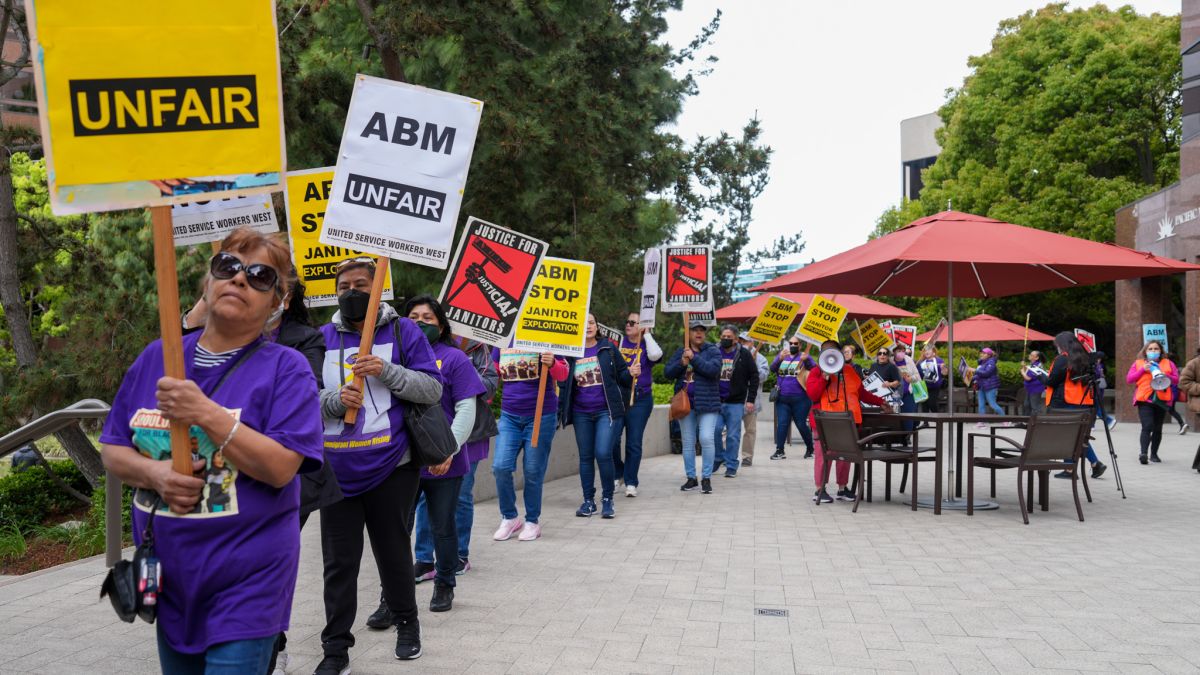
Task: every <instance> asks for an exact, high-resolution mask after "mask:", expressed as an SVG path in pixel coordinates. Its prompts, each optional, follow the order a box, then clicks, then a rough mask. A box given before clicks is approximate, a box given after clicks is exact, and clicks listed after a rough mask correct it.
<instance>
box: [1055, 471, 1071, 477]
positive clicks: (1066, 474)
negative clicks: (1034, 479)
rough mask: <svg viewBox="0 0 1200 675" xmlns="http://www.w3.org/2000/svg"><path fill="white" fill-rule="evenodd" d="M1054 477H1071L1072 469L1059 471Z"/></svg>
mask: <svg viewBox="0 0 1200 675" xmlns="http://www.w3.org/2000/svg"><path fill="white" fill-rule="evenodd" d="M1054 477H1055V478H1070V477H1071V472H1070V471H1059V472H1058V473H1056V474H1054Z"/></svg>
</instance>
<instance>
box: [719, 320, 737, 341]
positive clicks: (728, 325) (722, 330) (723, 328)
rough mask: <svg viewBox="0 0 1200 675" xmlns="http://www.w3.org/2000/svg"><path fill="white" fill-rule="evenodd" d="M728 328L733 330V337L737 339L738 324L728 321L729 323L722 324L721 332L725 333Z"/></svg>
mask: <svg viewBox="0 0 1200 675" xmlns="http://www.w3.org/2000/svg"><path fill="white" fill-rule="evenodd" d="M727 330H728V331H733V337H734V339H737V334H738V329H737V326H735V325H733V324H731V323H727V324H725V325H724V326H721V332H722V333H724V332H725V331H727Z"/></svg>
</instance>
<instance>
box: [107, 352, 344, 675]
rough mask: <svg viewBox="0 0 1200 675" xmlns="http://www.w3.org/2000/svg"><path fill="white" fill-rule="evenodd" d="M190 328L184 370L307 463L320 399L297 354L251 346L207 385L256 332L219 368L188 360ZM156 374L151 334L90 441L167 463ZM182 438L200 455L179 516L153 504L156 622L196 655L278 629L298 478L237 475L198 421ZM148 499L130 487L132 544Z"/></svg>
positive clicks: (287, 598)
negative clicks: (192, 505)
mask: <svg viewBox="0 0 1200 675" xmlns="http://www.w3.org/2000/svg"><path fill="white" fill-rule="evenodd" d="M201 335H202V333H201V332H196V333H193V334H191V335H187V336H184V338H183V354H184V371H185V373H186V375H187V378H188V379H190V380H192V381H194V382H195V383H196V384H197V386H199V387H200V389H201V390H202V391H204V392H206V393H207V394H210V395H211V398H212V399H213V400H214V401H216V402H217V403H219V404H221V405H222V406H223V407H225V408H226V409H227V410H229V411H230V414H232V415H234V416H236V417H237V418H238V419H240V420H241V423H242V425H243V426H244V427H247V428H250V429H254V430H255V431H257V432H259V433H261V434H263V435H265V436H267V437H268V438H271V439H272V440H275V441H277V442H278V443H280V444H281V445H283V447H285V448H287V449H289V450H291V451H293V452H296V453H297V454H299V455H301V456H303V457H304V462H303V464H302V465H301V468H300V470H301V471H312V470H314V469H316V468H317V467H319V466H320V464H321V421H320V417H321V411H320V407H321V406H320V402H319V400H318V398H317V381H316V378H314V377H313V373H312V369H311V368H310V367H309V365H308V362H307V361H305V359H304V357H303V356H301V355H300V353H299V352H297V351H295V350H293V349H289V348H287V347H282V346H280V345H277V344H274V343H266V344H263V345H262V347H261V348H259V349H258V351H256V352H255V353H254V354H253V355H252V356H250V357H249V358H248V359H247V360H246V361H245V362H243V363H241V364H240V365H239V366H238V367H237V370H235V371H233V372H232V373H231V374H230V376H229V378H228V379H227V380H226V381H225V383H224V384H223V385H222V386H221V387H220V388H219V389H217V387H216V385H217V382H218V381H219V380H220V379H221V377H222V376H223V375H224V374H225V372H226V371H228V370H229V369H230V368H232V367H233V365H234V363H235V362H236V361H237V360H238V358H239V357H240V356H241V355H242V354H243V353H244V350H245V349H249V348H252V347H253V346H254V345H256V344H257V343H258V342H260V340H256V341H255V342H254V343H251V345H250V346H248V347H245V348H243V350H242V351H239V352H238V353H237V354H235V355H234V356H233V357H232V358H230V359H229V360H228V361H226V362H225V363H224V364H222V365H219V366H215V367H211V368H196V367H195V363H194V361H195V354H196V343H197V342H199V341H200V336H201ZM162 376H163V359H162V343H161V342H160V341H157V340H156V341H154V342H152V343H150V345H149V346H148V347H146V349H145V350H143V351H142V353H141V355H140V356H138V358H137V360H136V361H134V362H133V365H132V366H130V368H129V371H128V372H127V373H125V379H124V380H123V381H122V382H121V388H120V389H119V390H118V391H117V395H116V398H114V399H113V404H112V411H111V412H110V413H109V414H108V419H107V420H106V421H105V423H104V431H103V432H102V433H101V434H100V442H101V443H106V444H109V445H119V446H124V447H130V448H136V449H137V450H138V452H140V453H141V454H143V455H145V456H147V457H150V458H153V459H158V460H163V461H169V460H170V458H171V445H170V431H169V429H168V425H167V422H166V421H165V420H164V419H163V418H162V415H161V414H160V413H159V411H158V410H157V409H156V400H155V391H156V389H157V382H158V379H159V378H160V377H162ZM214 389H216V391H215V393H213V392H214ZM189 436H190V437H191V439H192V441H193V443H194V445H193V453H194V454H193V456H194V457H196V458H197V459H200V458H203V459H204V460H205V463H206V466H207V468H206V470H205V473H204V476H203V478H204V479H205V486H204V489H203V492H202V493H201V499H200V503H199V504H198V505H197V507H196V510H195V511H193V512H192V513H188V514H185V515H177V514H175V513H174V512H171V511H167V510H165V507H164V508H163V509H160V510H159V512H158V515H157V516H156V517H155V519H154V537H155V541H156V543H157V546H156V552H157V553H158V557H159V560H160V561H161V562H162V580H163V581H162V589H163V590H162V593H161V594H160V596H159V603H158V624H159V627H160V629H161V630H162V632H163V635H164V637H165V638H166V640H167V643H168V644H170V645H171V647H172V648H174V649H175V650H176V651H180V652H183V653H187V654H196V653H200V652H203V651H205V650H206V649H208V648H209V647H211V646H212V645H215V644H219V643H222V642H230V641H232V640H247V639H255V638H262V637H267V636H269V635H274V634H276V633H279V632H281V631H284V630H286V629H287V627H288V619H289V617H290V615H291V611H292V593H293V592H294V590H295V587H296V569H297V565H298V563H299V559H300V520H299V509H300V482H299V480H292V481H291V482H289V483H288V484H287V485H285V486H284V487H282V488H274V487H271V486H270V485H267V484H266V483H262V482H259V481H257V480H255V479H253V478H251V477H249V476H247V475H245V474H242V473H241V472H239V471H238V470H237V467H235V466H234V465H233V464H232V463H231V462H229V461H227V460H225V458H224V457H222V456H221V455H219V454H218V453H217V452H216V450H217V444H219V443H220V442H221V441H222V440H224V439H216V440H214V439H210V438H209V437H208V436H207V435H206V434H205V433H204V431H203V430H201V429H200V427H198V426H193V427H192V428H191V429H190V431H189ZM156 498H157V495H155V493H154V492H153V491H152V490H147V489H138V490H136V491H135V493H134V501H133V532H134V539H135V540H136V541H137V542H138V543H139V544H140V543H141V539H142V536H141V533H142V531H143V530H144V529H145V526H146V518H147V517H148V514H149V512H150V509H152V508H153V506H154V503H155V502H156Z"/></svg>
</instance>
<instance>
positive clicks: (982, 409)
mask: <svg viewBox="0 0 1200 675" xmlns="http://www.w3.org/2000/svg"><path fill="white" fill-rule="evenodd" d="M999 393H1000V369H999V365H998V362H997V360H996V352H994V351H992V348H991V347H984V348H983V349H981V350H980V351H979V365H978V366H976V367H975V399H976V402H977V403H978V404H979V414H980V415H986V414H987V413H988V409H989V408H990V409H992V410H993V411H995V413H996V414H997V415H1003V414H1004V410H1003V409H1001V408H1000V405H999V404H998V403H996V395H997V394H999ZM979 424H980V425H982V424H983V423H982V422H981V423H979Z"/></svg>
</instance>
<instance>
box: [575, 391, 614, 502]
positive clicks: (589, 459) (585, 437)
mask: <svg viewBox="0 0 1200 675" xmlns="http://www.w3.org/2000/svg"><path fill="white" fill-rule="evenodd" d="M571 423H572V424H574V425H575V444H576V445H578V446H579V484H580V486H581V487H582V488H583V498H584V499H593V500H594V499H595V498H596V465H597V464H599V465H600V496H601V497H603V498H604V499H612V496H613V480H614V476H613V461H612V459H613V458H612V446H613V441H612V439H613V430H614V429H615V428H616V424H615V423H614V422H613V421H612V420H611V419H609V417H608V411H607V410H601V411H600V412H594V413H584V412H577V413H575V414H574V415H573V416H572V418H571Z"/></svg>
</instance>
